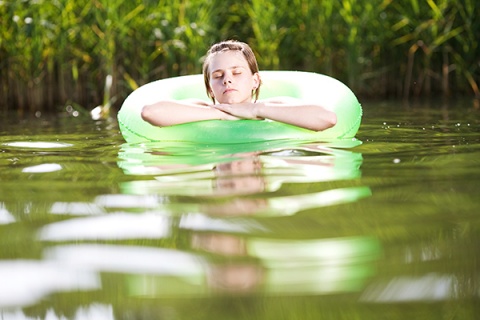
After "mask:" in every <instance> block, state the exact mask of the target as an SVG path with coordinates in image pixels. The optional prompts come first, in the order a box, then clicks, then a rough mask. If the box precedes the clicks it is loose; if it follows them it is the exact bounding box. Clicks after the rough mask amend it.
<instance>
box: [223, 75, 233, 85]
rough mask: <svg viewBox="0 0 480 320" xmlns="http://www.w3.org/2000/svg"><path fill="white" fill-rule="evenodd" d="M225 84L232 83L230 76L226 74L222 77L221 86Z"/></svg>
mask: <svg viewBox="0 0 480 320" xmlns="http://www.w3.org/2000/svg"><path fill="white" fill-rule="evenodd" d="M227 83H232V79H231V78H230V75H228V74H226V75H225V76H224V77H223V84H227Z"/></svg>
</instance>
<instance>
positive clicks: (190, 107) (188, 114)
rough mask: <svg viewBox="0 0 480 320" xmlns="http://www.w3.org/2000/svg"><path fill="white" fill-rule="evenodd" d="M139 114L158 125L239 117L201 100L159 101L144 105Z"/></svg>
mask: <svg viewBox="0 0 480 320" xmlns="http://www.w3.org/2000/svg"><path fill="white" fill-rule="evenodd" d="M141 115H142V119H143V120H145V121H147V122H148V123H150V124H152V125H154V126H160V127H166V126H172V125H175V124H181V123H186V122H194V121H202V120H215V119H217V120H238V119H239V118H238V117H236V116H233V115H230V114H228V113H225V112H223V111H221V110H219V109H216V108H213V107H212V105H210V104H208V103H206V102H204V101H201V100H184V101H168V100H166V101H159V102H157V103H154V104H151V105H147V106H144V107H143V109H142V114H141Z"/></svg>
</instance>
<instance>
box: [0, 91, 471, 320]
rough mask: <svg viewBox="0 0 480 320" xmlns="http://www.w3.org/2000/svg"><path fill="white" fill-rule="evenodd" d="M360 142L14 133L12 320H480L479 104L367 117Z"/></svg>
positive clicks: (8, 154)
mask: <svg viewBox="0 0 480 320" xmlns="http://www.w3.org/2000/svg"><path fill="white" fill-rule="evenodd" d="M363 106H364V109H365V117H364V121H363V124H362V126H361V129H360V131H359V133H358V135H357V140H349V141H329V142H312V141H308V142H306V141H275V142H264V143H256V144H245V145H235V146H228V145H223V146H215V145H191V144H187V143H155V144H152V143H145V144H126V143H124V141H123V139H122V137H121V135H120V134H119V133H118V127H117V125H116V122H115V121H114V120H110V121H96V122H95V121H92V120H90V119H88V118H87V117H84V116H77V117H73V116H72V115H71V114H67V113H66V114H62V115H60V116H57V117H54V118H50V117H45V116H43V117H39V118H31V119H23V120H13V121H12V120H8V121H7V119H4V120H2V122H1V128H0V133H1V138H0V149H1V153H0V248H1V250H0V318H2V319H38V318H40V319H320V318H321V319H342V318H345V319H355V318H359V319H377V318H378V319H385V318H387V319H405V318H408V317H411V318H422V319H452V318H454V319H475V318H476V316H478V314H480V313H479V312H480V306H479V302H478V301H479V295H480V284H479V283H480V274H479V269H478V265H479V258H480V252H479V251H478V246H479V245H480V236H479V234H480V233H479V231H480V228H479V226H480V219H479V212H480V210H479V209H480V200H479V198H478V191H477V190H478V186H479V181H480V166H479V164H480V160H479V159H480V135H479V133H480V127H479V122H480V121H479V119H480V118H479V110H477V109H475V108H474V107H473V104H472V103H471V101H468V100H465V101H451V102H448V103H445V102H441V103H421V104H418V103H410V104H408V105H406V104H403V103H399V102H384V103H364V104H363Z"/></svg>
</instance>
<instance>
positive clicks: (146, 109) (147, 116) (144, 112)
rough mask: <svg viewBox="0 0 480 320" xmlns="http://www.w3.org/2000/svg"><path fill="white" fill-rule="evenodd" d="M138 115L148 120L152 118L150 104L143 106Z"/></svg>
mask: <svg viewBox="0 0 480 320" xmlns="http://www.w3.org/2000/svg"><path fill="white" fill-rule="evenodd" d="M140 115H141V116H142V119H143V120H144V121H147V122H150V119H151V118H152V106H148V105H147V106H144V107H143V108H142V111H141V112H140Z"/></svg>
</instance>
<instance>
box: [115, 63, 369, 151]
mask: <svg viewBox="0 0 480 320" xmlns="http://www.w3.org/2000/svg"><path fill="white" fill-rule="evenodd" d="M260 74H261V77H262V87H261V90H260V97H259V99H266V98H271V97H279V96H288V97H293V98H299V99H302V100H303V101H307V102H308V101H310V102H315V103H318V104H320V105H322V106H324V107H325V108H327V109H329V110H331V111H333V112H335V113H336V115H337V123H336V124H335V126H333V127H332V128H329V129H327V130H324V131H318V132H317V131H312V130H308V129H304V128H300V127H296V126H293V125H289V124H285V123H281V122H276V121H271V120H237V121H224V120H206V121H197V122H189V123H184V124H178V125H173V126H168V127H158V126H153V125H151V124H149V123H148V122H146V121H144V120H143V119H142V117H141V111H142V108H143V107H144V106H145V105H149V104H153V103H155V102H157V101H159V100H183V99H204V100H206V101H208V100H207V99H206V97H207V96H206V92H205V85H204V82H203V75H201V74H195V75H188V76H179V77H174V78H167V79H161V80H157V81H153V82H150V83H147V84H145V85H143V86H141V87H140V88H138V89H136V90H135V91H133V92H132V93H131V94H130V95H129V96H128V97H127V98H126V99H125V101H124V103H123V105H122V107H121V109H120V111H119V112H118V115H117V117H118V123H119V127H120V131H121V133H122V135H123V137H124V139H125V141H127V142H128V143H138V142H148V141H189V142H201V143H209V144H216V143H217V144H231V143H248V142H257V141H268V140H280V139H282V140H284V139H298V140H308V141H329V140H333V139H351V138H354V137H355V134H356V133H357V131H358V128H359V127H360V123H361V120H362V107H361V105H360V103H359V102H358V99H357V97H356V96H355V94H354V93H353V92H352V91H351V90H350V89H349V88H348V87H347V86H346V85H345V84H343V83H342V82H340V81H338V80H337V79H334V78H332V77H329V76H326V75H322V74H318V73H313V72H302V71H262V72H261V73H260Z"/></svg>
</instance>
